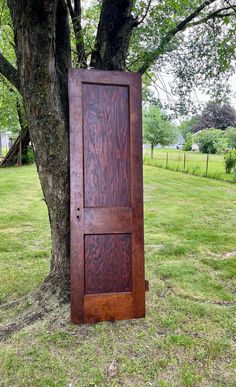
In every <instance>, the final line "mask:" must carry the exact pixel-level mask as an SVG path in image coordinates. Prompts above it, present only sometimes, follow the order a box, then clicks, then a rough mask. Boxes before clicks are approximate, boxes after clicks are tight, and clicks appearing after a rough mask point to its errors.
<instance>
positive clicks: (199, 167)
mask: <svg viewBox="0 0 236 387" xmlns="http://www.w3.org/2000/svg"><path fill="white" fill-rule="evenodd" d="M143 153H144V163H145V164H146V165H153V166H159V167H162V168H167V169H170V170H172V171H180V172H186V173H189V174H191V175H197V176H206V174H207V176H208V177H211V178H214V179H220V180H226V181H231V182H232V181H234V182H235V181H236V175H235V174H234V173H233V171H232V172H231V173H230V174H229V173H225V166H224V155H223V154H217V155H208V157H209V160H208V168H207V155H206V154H203V153H200V152H184V151H181V150H177V149H163V148H162V149H154V155H153V159H151V157H150V149H148V148H146V149H144V152H143ZM167 153H168V155H167ZM184 154H185V156H184ZM184 159H185V161H184Z"/></svg>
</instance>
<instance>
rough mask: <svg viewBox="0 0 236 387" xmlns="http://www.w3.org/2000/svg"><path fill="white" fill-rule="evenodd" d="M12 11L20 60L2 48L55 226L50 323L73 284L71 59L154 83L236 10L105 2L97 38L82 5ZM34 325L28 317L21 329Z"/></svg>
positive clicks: (30, 0) (31, 3)
mask: <svg viewBox="0 0 236 387" xmlns="http://www.w3.org/2000/svg"><path fill="white" fill-rule="evenodd" d="M5 5H6V2H4V3H3V4H2V8H3V12H2V15H4V17H9V12H8V11H9V10H10V14H11V19H10V23H9V24H10V26H11V27H12V28H13V32H14V42H12V44H13V47H14V52H15V56H14V58H12V56H11V55H10V54H9V52H10V46H11V47H12V45H10V44H8V45H6V46H5V47H3V48H2V47H1V50H2V52H3V53H4V54H3V53H0V72H1V73H2V75H3V76H4V77H5V78H6V79H7V80H8V81H9V82H10V83H11V84H12V85H14V87H15V88H16V89H18V90H19V92H20V93H21V95H22V98H23V104H24V109H25V112H26V117H27V122H28V127H29V133H30V139H31V141H32V144H33V147H34V152H35V159H36V165H37V170H38V173H39V179H40V183H41V186H42V190H43V194H44V198H45V201H46V204H47V207H48V213H49V221H50V226H51V237H52V258H51V269H50V273H49V276H48V277H47V279H46V280H45V282H44V284H43V286H42V287H41V289H40V291H39V292H38V293H36V295H35V296H34V297H35V300H36V299H37V301H38V302H39V304H38V310H40V313H39V312H38V315H40V316H42V315H43V313H45V312H46V310H47V309H48V308H49V307H52V304H51V302H49V300H50V299H52V298H53V295H54V298H55V299H56V300H57V301H58V300H59V301H60V302H65V301H68V294H69V285H70V281H69V255H70V254H69V145H68V137H69V125H68V95H67V69H68V67H70V66H71V53H73V55H72V59H73V61H75V62H76V65H77V67H80V68H95V69H100V70H120V71H125V70H126V69H128V70H132V71H139V72H140V73H142V74H144V73H146V74H147V75H146V76H147V77H151V76H152V69H153V66H154V65H155V63H158V61H159V63H161V62H163V61H165V60H166V58H167V57H168V55H170V53H171V52H174V51H175V50H176V49H177V48H178V47H179V46H180V44H181V42H182V40H183V38H182V37H183V36H184V35H181V33H184V31H186V29H187V28H191V30H190V31H192V29H193V28H195V27H194V26H193V23H208V22H209V20H214V23H219V22H218V20H219V21H220V20H221V18H214V15H215V12H216V11H217V13H218V14H219V15H222V12H224V10H225V8H227V12H228V11H229V12H230V13H231V15H230V16H227V17H228V19H229V22H230V23H229V25H230V26H231V25H235V23H234V21H235V15H234V6H230V5H229V4H228V0H227V1H226V2H221V1H220V2H219V1H216V0H205V1H199V0H191V1H190V0H181V2H180V1H179V0H174V1H173V0H166V1H164V2H154V1H153V2H152V1H150V0H149V1H143V0H142V1H141V0H140V1H139V0H138V1H135V2H134V1H131V0H119V1H117V0H102V1H101V2H99V3H98V5H97V11H96V14H95V13H94V20H95V31H96V33H93V37H92V38H91V39H90V37H91V34H90V31H91V28H88V23H89V21H87V23H85V28H83V23H82V22H83V19H84V16H85V14H86V12H88V8H87V11H86V12H85V11H84V13H83V10H82V6H83V5H84V3H83V2H81V1H80V0H74V1H73V2H72V1H70V0H67V1H65V0H51V1H48V0H7V5H8V9H7V8H6V6H5ZM92 6H94V3H92ZM68 11H69V14H70V17H71V23H70V24H69V22H68ZM96 23H97V24H96ZM70 26H72V28H71V29H70ZM86 26H87V29H86ZM231 29H232V28H231ZM70 30H71V31H70ZM227 30H229V28H228V29H227ZM70 33H71V36H70ZM9 35H10V34H9ZM141 37H142V38H141ZM75 59H76V60H75ZM15 66H16V67H17V68H16V67H15ZM91 71H92V70H91ZM212 76H214V72H212ZM39 300H40V301H39ZM40 305H41V309H40V307H39V306H40ZM50 305H51V306H50ZM53 305H54V304H53ZM31 320H32V316H30V314H28V315H27V317H26V319H22V320H20V321H19V324H17V325H16V326H15V328H14V329H18V327H19V326H22V324H26V323H27V322H29V321H31ZM12 329H13V328H12ZM8 331H10V330H9V328H8Z"/></svg>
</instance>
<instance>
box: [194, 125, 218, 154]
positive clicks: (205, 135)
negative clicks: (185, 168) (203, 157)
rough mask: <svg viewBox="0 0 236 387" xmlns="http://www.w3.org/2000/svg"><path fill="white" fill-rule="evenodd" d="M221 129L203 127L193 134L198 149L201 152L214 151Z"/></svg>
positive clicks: (215, 150)
mask: <svg viewBox="0 0 236 387" xmlns="http://www.w3.org/2000/svg"><path fill="white" fill-rule="evenodd" d="M222 136H223V131H221V130H219V129H214V128H212V129H204V130H201V132H199V133H197V134H196V135H195V136H194V141H196V143H197V144H198V146H199V150H200V152H202V153H212V154H214V153H216V152H217V148H219V145H220V142H221V139H222Z"/></svg>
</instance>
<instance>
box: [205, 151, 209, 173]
mask: <svg viewBox="0 0 236 387" xmlns="http://www.w3.org/2000/svg"><path fill="white" fill-rule="evenodd" d="M208 165H209V153H207V159H206V176H207V175H208Z"/></svg>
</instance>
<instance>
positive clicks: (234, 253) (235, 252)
mask: <svg viewBox="0 0 236 387" xmlns="http://www.w3.org/2000/svg"><path fill="white" fill-rule="evenodd" d="M233 257H236V250H234V251H229V252H228V253H225V254H224V255H222V258H223V259H228V258H233Z"/></svg>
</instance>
